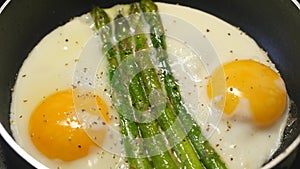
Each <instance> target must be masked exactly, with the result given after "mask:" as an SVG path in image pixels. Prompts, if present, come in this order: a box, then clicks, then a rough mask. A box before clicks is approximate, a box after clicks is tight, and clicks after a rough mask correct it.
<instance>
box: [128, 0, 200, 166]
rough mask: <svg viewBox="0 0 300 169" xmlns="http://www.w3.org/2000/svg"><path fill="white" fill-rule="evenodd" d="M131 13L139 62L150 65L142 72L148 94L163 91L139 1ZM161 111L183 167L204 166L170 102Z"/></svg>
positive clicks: (140, 64) (132, 7) (163, 122)
mask: <svg viewBox="0 0 300 169" xmlns="http://www.w3.org/2000/svg"><path fill="white" fill-rule="evenodd" d="M130 14H131V15H130V18H131V25H132V28H133V30H135V32H136V34H135V36H134V41H135V50H136V51H137V52H138V51H143V52H142V54H140V55H138V57H140V58H139V59H138V62H137V63H138V64H139V66H140V67H147V66H146V65H148V67H149V68H148V69H145V70H143V71H142V72H141V76H142V80H143V85H144V86H145V89H146V94H147V95H149V94H150V93H151V92H154V91H161V90H162V87H161V84H160V81H159V78H158V76H157V74H156V70H155V68H154V65H153V64H152V61H151V58H150V56H149V52H147V49H148V45H147V37H146V35H145V34H143V33H141V32H142V30H141V29H142V26H143V21H142V17H141V15H142V14H141V12H140V10H139V7H138V4H137V3H133V4H131V6H130ZM163 97H165V95H163ZM165 98H166V97H165ZM160 111H162V112H161V113H159V114H161V116H159V118H158V122H159V124H160V126H161V128H162V130H163V131H168V132H166V135H167V137H168V140H169V141H170V142H171V143H174V144H175V145H174V150H175V152H176V154H177V156H178V157H179V158H180V161H181V163H182V168H197V169H198V168H199V169H200V168H203V167H202V164H201V163H200V161H199V159H198V156H197V154H196V152H195V151H194V149H193V147H192V146H191V144H190V142H189V140H188V138H186V136H185V134H184V132H183V130H182V128H181V125H180V124H178V123H176V122H175V121H176V114H175V113H174V112H173V111H172V110H171V108H170V103H169V102H166V107H165V109H162V110H160Z"/></svg>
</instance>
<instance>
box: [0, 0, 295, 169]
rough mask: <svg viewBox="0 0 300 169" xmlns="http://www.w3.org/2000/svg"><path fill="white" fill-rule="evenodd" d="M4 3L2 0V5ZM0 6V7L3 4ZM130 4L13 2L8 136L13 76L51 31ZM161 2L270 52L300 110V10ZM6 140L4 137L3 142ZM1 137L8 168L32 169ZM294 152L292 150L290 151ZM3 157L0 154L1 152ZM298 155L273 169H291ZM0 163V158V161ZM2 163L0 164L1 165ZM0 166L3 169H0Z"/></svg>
mask: <svg viewBox="0 0 300 169" xmlns="http://www.w3.org/2000/svg"><path fill="white" fill-rule="evenodd" d="M2 1H3V0H2ZM2 1H0V2H1V3H0V4H3V3H4V2H2ZM130 2H133V1H130V0H123V1H122V0H115V1H104V0H98V1H97V0H63V1H61V0H19V1H16V0H13V1H12V2H10V3H8V5H7V6H6V8H4V10H3V11H2V13H1V14H0V110H1V111H0V121H1V124H2V125H3V127H4V129H5V130H6V131H7V132H8V133H9V134H11V131H10V127H9V109H10V100H11V92H10V89H11V88H12V87H13V85H14V82H15V77H16V73H17V72H18V70H19V68H20V66H21V65H22V62H23V61H24V59H25V58H26V56H27V55H28V53H29V52H30V51H31V49H32V48H33V47H34V46H35V45H36V44H37V43H38V42H39V41H40V40H41V39H42V38H43V37H44V36H45V35H46V34H47V33H49V32H50V31H52V30H53V29H54V28H56V27H57V26H59V25H62V24H64V23H66V22H67V21H68V20H69V19H70V18H72V17H74V16H78V15H81V14H83V13H86V12H88V11H89V10H90V9H91V8H92V7H93V6H94V5H100V6H101V7H110V6H112V5H114V4H116V3H130ZM164 2H169V3H179V4H181V5H185V6H190V7H193V8H198V9H200V10H203V11H205V12H208V13H210V14H213V15H215V16H217V17H219V18H221V19H223V20H225V21H227V22H229V23H231V24H232V25H235V26H238V27H240V28H241V29H242V30H243V31H245V32H246V33H247V34H248V35H250V36H251V37H253V38H254V39H255V40H256V41H257V43H258V44H259V45H260V46H261V47H262V48H263V49H264V50H266V51H268V53H269V55H270V57H271V59H272V61H273V62H274V63H275V64H276V66H277V68H278V69H279V70H280V72H281V75H282V76H283V78H284V80H285V82H286V86H287V89H288V93H289V96H290V98H291V99H292V100H293V101H294V102H295V105H294V106H293V116H295V117H297V118H299V114H300V111H298V110H297V107H298V109H299V108H300V69H299V63H300V32H299V30H300V10H299V9H298V8H297V7H296V5H295V4H294V3H293V2H292V1H291V0H285V1H279V0H264V1H253V0H243V1H241V0H222V1H217V0H198V1H196V0H194V1H193V0H178V1H175V0H166V1H164ZM299 131H300V128H299V120H297V121H296V122H295V123H294V124H293V125H292V126H290V127H289V128H288V129H287V130H286V131H285V134H287V135H288V137H286V139H285V140H284V143H283V145H282V147H281V148H280V149H279V151H278V152H276V156H277V155H279V154H282V152H284V150H286V148H287V147H289V145H290V144H292V143H293V141H294V140H295V139H296V137H298V136H299ZM4 139H5V140H7V138H4ZM4 139H3V138H1V142H2V144H1V145H2V149H3V151H4V154H5V155H4V157H5V158H6V161H5V164H4V166H5V165H6V166H7V167H8V168H33V167H32V166H30V165H29V164H28V163H27V162H25V161H24V160H23V159H22V158H21V157H20V156H18V155H17V154H16V153H15V152H14V151H12V149H11V148H9V147H8V144H7V143H5V141H4ZM293 149H294V148H293ZM0 152H1V151H0ZM295 153H296V150H295V151H291V153H289V154H290V155H289V156H288V158H286V159H285V160H283V161H282V160H280V161H281V163H279V164H277V165H276V167H275V168H286V167H287V166H291V165H290V164H291V163H290V161H291V160H293V159H294V156H295ZM0 159H1V156H0ZM0 164H1V163H0ZM0 166H1V165H0Z"/></svg>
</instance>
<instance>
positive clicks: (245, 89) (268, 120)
mask: <svg viewBox="0 0 300 169" xmlns="http://www.w3.org/2000/svg"><path fill="white" fill-rule="evenodd" d="M207 92H208V96H209V98H210V99H213V98H214V99H216V98H218V99H216V100H217V104H216V105H217V107H218V108H219V109H220V108H221V109H222V110H223V112H224V113H225V114H227V115H234V114H235V110H236V108H237V107H238V105H239V104H241V101H242V100H247V101H248V103H249V107H250V112H251V113H250V114H247V115H245V114H243V113H245V112H249V111H248V110H244V111H243V110H242V111H238V112H237V113H239V114H238V115H239V116H241V117H247V118H248V117H249V118H248V119H251V122H254V124H255V125H257V126H261V127H267V126H269V125H271V124H273V123H275V122H276V121H277V120H278V119H279V118H280V116H281V115H282V114H283V113H284V112H285V110H286V104H287V92H286V88H285V84H284V81H283V79H282V78H281V77H280V75H279V74H278V73H276V72H275V71H273V70H272V69H271V68H269V67H267V66H265V65H263V64H261V63H258V62H256V61H253V60H235V61H233V62H230V63H227V64H224V65H223V66H221V67H219V68H218V69H217V70H216V71H215V72H214V73H213V74H212V77H211V78H210V80H209V82H208V85H207ZM242 109H243V108H242ZM245 109H246V108H245Z"/></svg>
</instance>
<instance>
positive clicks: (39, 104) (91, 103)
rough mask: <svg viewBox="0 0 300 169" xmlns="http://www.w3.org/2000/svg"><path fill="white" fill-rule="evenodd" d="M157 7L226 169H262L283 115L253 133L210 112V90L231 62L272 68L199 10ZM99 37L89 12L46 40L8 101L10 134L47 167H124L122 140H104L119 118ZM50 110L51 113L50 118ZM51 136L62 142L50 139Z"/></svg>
mask: <svg viewBox="0 0 300 169" xmlns="http://www.w3.org/2000/svg"><path fill="white" fill-rule="evenodd" d="M157 4H158V7H159V10H160V12H161V13H162V14H166V15H165V16H163V17H162V20H163V23H164V26H165V28H166V35H167V44H168V52H169V56H170V61H171V67H172V69H173V70H174V72H173V73H174V76H175V78H176V79H177V80H178V82H179V84H180V85H181V86H180V87H181V92H182V96H183V100H184V102H185V106H186V107H187V108H188V110H189V112H190V113H191V114H192V116H193V117H194V118H195V120H196V121H197V122H198V124H199V125H200V126H201V127H202V130H203V133H204V135H206V136H207V138H208V140H209V142H210V143H211V145H212V146H213V147H214V148H215V149H216V151H217V152H218V153H219V154H220V156H221V158H222V159H223V160H224V162H225V163H226V165H227V166H228V168H230V169H240V168H250V169H251V168H253V169H256V168H260V167H261V166H262V164H263V163H264V162H265V161H266V160H268V159H269V158H270V157H271V155H272V154H273V153H274V151H275V150H276V149H277V148H278V146H279V145H280V139H281V136H282V133H283V129H284V126H285V122H286V119H287V113H286V112H284V113H283V114H282V115H281V116H279V117H278V119H277V120H276V123H274V124H273V125H272V126H270V127H267V128H264V129H261V128H257V126H255V125H253V124H252V123H251V121H250V120H249V121H246V122H245V121H241V120H238V119H236V118H231V117H230V116H226V115H222V113H220V111H215V109H214V108H212V104H211V99H210V97H209V96H208V92H207V84H208V82H209V77H210V75H211V74H213V72H214V71H215V70H216V69H217V68H218V67H221V66H222V65H224V64H225V63H228V62H231V61H234V60H236V59H238V60H246V59H251V60H255V61H257V62H259V63H262V64H264V65H266V66H267V67H270V68H271V69H272V70H274V71H276V69H275V65H274V64H272V63H271V62H270V60H269V58H268V56H267V53H266V52H264V51H263V50H262V49H260V48H259V46H258V45H257V44H256V43H255V41H254V40H252V39H251V38H250V37H249V36H247V35H246V34H245V33H244V32H242V31H240V30H239V29H238V28H236V27H234V26H232V25H229V24H228V23H226V22H224V21H222V20H220V19H218V18H216V17H214V16H212V15H210V14H207V13H204V12H202V11H199V10H195V9H191V8H188V7H183V6H180V5H171V4H166V3H157ZM120 8H124V11H126V10H127V9H128V6H124V5H117V6H115V7H113V8H111V9H107V11H108V13H109V15H110V16H113V15H115V14H116V13H117V11H118V9H120ZM170 16H171V18H172V19H171V20H169V19H168V18H170ZM187 23H188V24H190V25H192V26H191V27H188V26H187ZM182 27H185V28H186V29H182ZM199 32H200V33H199ZM196 34H197V35H196ZM179 35H183V36H182V37H179ZM178 37H179V38H178ZM195 38H196V41H194V40H195ZM99 39H100V38H99V36H98V35H97V34H96V33H95V32H94V30H93V22H92V20H91V17H90V15H89V14H84V15H82V16H80V17H76V18H74V19H72V20H71V21H69V22H68V23H66V24H65V25H62V26H61V27H58V28H57V29H55V30H53V31H52V32H50V33H49V34H48V35H47V36H46V37H45V38H43V39H42V40H41V41H40V42H39V44H37V46H36V47H35V48H34V49H33V50H32V51H31V53H30V54H29V56H28V58H27V59H26V60H25V61H24V64H23V66H22V68H21V69H20V71H19V73H18V77H17V80H16V84H15V87H14V92H13V96H12V103H11V112H12V113H11V129H12V132H13V136H14V138H15V140H16V141H17V143H18V144H19V145H20V146H21V147H22V148H24V149H25V150H26V151H27V152H28V153H29V154H31V155H32V156H33V157H34V158H36V159H37V160H38V161H40V162H42V163H43V164H44V165H46V166H47V167H49V168H61V169H65V168H99V166H100V167H102V168H128V166H127V163H126V161H125V160H124V158H122V157H120V156H118V153H119V150H120V149H122V147H120V146H122V145H117V142H118V141H119V140H118V139H119V135H118V134H116V135H114V137H112V134H111V133H110V134H108V132H111V131H114V133H118V132H119V128H118V117H117V113H116V112H115V110H114V109H113V107H112V102H111V98H110V94H109V82H108V77H107V74H108V72H107V69H106V67H107V62H106V61H105V58H104V57H103V55H102V54H101V42H100V41H99ZM197 40H199V42H201V43H200V45H199V44H197V45H198V47H199V48H197V45H196V46H194V43H195V42H198V41H197ZM201 46H202V47H201ZM276 72H277V71H276ZM55 101H57V102H58V103H60V105H57V104H55V103H54V102H55ZM287 101H288V100H287ZM57 107H58V108H57ZM95 107H96V108H97V109H95ZM286 107H287V109H288V104H287V106H286ZM98 108H100V109H101V110H99V109H98ZM239 108H240V110H241V111H243V110H244V109H245V107H243V106H241V107H239ZM47 110H52V111H55V112H56V114H55V115H53V116H51V115H49V114H51V113H49V114H47ZM75 111H76V112H77V113H78V111H79V112H83V113H82V114H83V116H80V113H79V116H74V112H75ZM236 111H239V110H238V109H237V110H236ZM286 111H287V110H286ZM86 112H88V116H85V115H86V114H85V113H86ZM77 115H78V114H77ZM48 116H49V117H48ZM51 121H52V123H50V122H51ZM44 123H47V125H49V126H47V125H45V124H44ZM57 123H59V124H62V126H65V127H67V128H64V130H66V131H64V132H67V133H68V134H70V135H68V134H63V133H64V132H58V131H59V130H60V127H58V128H56V127H57ZM89 124H102V125H100V126H99V125H95V126H93V125H91V126H89ZM107 124H109V125H107ZM107 126H110V127H108V128H107ZM68 127H69V128H68ZM83 129H85V130H83ZM62 131H63V130H62ZM74 133H75V134H74ZM56 137H58V138H59V139H57V140H56V141H54V139H55V138H56ZM41 138H43V139H44V140H43V142H41V141H40V140H42V139H41ZM81 138H82V139H81ZM51 139H53V140H52V141H51V142H50V143H49V142H48V141H47V140H51ZM71 141H72V143H70V142H71ZM51 143H53V144H51ZM109 143H116V144H113V146H112V145H111V144H109ZM55 144H56V145H59V146H63V147H65V152H66V153H65V154H62V153H57V150H55V148H52V147H55V146H56V145H55ZM49 147H51V148H49ZM52 149H53V150H52ZM79 149H83V150H79ZM52 151H53V152H52ZM70 154H74V156H73V157H72V156H71V155H70Z"/></svg>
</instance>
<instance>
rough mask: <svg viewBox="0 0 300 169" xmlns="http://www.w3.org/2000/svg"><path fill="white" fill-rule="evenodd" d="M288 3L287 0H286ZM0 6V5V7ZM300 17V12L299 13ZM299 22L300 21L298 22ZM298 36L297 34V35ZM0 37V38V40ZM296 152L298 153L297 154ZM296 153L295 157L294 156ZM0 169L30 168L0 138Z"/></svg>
mask: <svg viewBox="0 0 300 169" xmlns="http://www.w3.org/2000/svg"><path fill="white" fill-rule="evenodd" d="M286 1H289V0H286ZM3 3H4V0H0V4H3ZM0 6H1V5H0ZM299 15H300V11H299ZM298 22H300V21H298ZM298 35H299V34H298ZM1 38H2V37H0V40H1ZM297 152H298V153H297ZM297 152H295V153H294V155H295V160H294V163H293V165H292V167H291V168H292V169H296V168H297V167H296V166H299V164H300V151H299V150H298V151H297ZM296 153H297V156H296ZM0 168H1V169H2V168H3V169H4V168H7V169H19V168H20V169H31V168H33V167H31V166H30V165H29V164H28V163H27V162H26V161H24V160H23V159H22V158H21V157H20V156H19V155H18V154H16V153H15V152H14V151H13V150H12V149H11V148H10V147H9V146H8V144H7V143H6V142H5V141H4V140H3V138H2V137H1V136H0Z"/></svg>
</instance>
